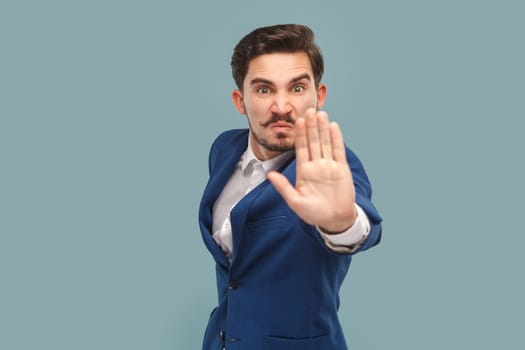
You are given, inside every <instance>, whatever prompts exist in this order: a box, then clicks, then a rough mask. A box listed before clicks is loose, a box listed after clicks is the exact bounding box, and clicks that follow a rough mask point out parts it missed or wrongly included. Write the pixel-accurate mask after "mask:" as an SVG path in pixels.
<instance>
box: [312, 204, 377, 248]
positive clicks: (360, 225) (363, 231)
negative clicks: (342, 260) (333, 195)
mask: <svg viewBox="0 0 525 350" xmlns="http://www.w3.org/2000/svg"><path fill="white" fill-rule="evenodd" d="M355 208H356V210H357V217H356V220H355V222H354V224H353V225H352V227H350V228H349V229H347V230H346V231H344V232H341V233H337V234H327V233H325V232H323V231H322V230H321V228H320V227H319V226H316V227H317V231H318V232H319V233H320V234H321V236H322V237H323V239H324V241H325V244H326V245H327V246H328V247H329V248H330V249H332V250H333V251H335V252H338V253H353V252H355V251H357V250H358V249H359V247H360V246H361V244H362V243H363V242H364V241H365V240H366V238H367V237H368V234H369V233H370V221H368V217H367V216H366V213H365V212H364V210H363V209H361V207H360V206H359V205H357V204H355Z"/></svg>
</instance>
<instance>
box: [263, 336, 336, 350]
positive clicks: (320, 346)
mask: <svg viewBox="0 0 525 350" xmlns="http://www.w3.org/2000/svg"><path fill="white" fill-rule="evenodd" d="M264 349H265V350H330V349H332V346H331V344H330V336H329V335H321V336H317V337H312V338H285V337H275V336H266V337H264Z"/></svg>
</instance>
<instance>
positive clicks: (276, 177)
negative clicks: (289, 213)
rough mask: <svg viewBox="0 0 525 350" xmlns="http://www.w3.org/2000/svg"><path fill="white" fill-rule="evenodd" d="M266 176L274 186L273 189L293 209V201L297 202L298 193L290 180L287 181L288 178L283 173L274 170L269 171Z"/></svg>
mask: <svg viewBox="0 0 525 350" xmlns="http://www.w3.org/2000/svg"><path fill="white" fill-rule="evenodd" d="M266 176H267V177H268V180H269V181H270V182H271V183H272V184H273V186H274V187H275V190H276V191H277V192H279V194H280V195H281V196H282V197H283V199H284V201H285V202H286V203H287V204H288V206H289V207H290V208H292V209H293V208H294V203H296V202H297V198H298V196H299V195H298V193H297V190H296V189H295V188H294V187H293V186H292V184H291V183H290V181H288V179H287V178H286V177H285V176H284V175H283V174H281V173H278V172H276V171H270V172H269V173H268V175H266Z"/></svg>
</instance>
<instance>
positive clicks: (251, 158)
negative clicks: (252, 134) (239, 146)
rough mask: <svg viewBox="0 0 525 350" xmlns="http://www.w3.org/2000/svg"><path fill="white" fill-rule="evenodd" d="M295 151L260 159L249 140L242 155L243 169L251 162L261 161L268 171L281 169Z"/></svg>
mask: <svg viewBox="0 0 525 350" xmlns="http://www.w3.org/2000/svg"><path fill="white" fill-rule="evenodd" d="M293 153H294V151H286V152H284V153H282V154H279V155H278V156H277V157H273V158H272V159H268V160H264V161H260V160H259V159H257V157H256V156H255V154H254V153H253V150H252V146H251V145H250V143H249V142H248V148H247V149H246V152H244V154H243V155H242V159H241V170H242V171H243V172H244V171H245V170H246V168H248V165H250V164H251V163H253V164H255V163H260V164H261V165H262V167H263V169H264V172H265V173H268V172H270V171H272V170H277V169H279V168H280V167H281V165H283V164H284V163H285V162H286V161H287V160H288V159H289V158H290V157H291V156H292V155H293Z"/></svg>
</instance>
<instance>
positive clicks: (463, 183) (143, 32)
mask: <svg viewBox="0 0 525 350" xmlns="http://www.w3.org/2000/svg"><path fill="white" fill-rule="evenodd" d="M179 3H180V2H178V1H118V0H106V1H2V3H1V4H0V349H5V350H15V349H54V350H63V349H64V350H66V349H67V350H71V349H75V350H76V349H78V350H84V349H90V350H91V349H97V350H100V349H112V350H113V349H127V350H132V349H148V350H149V349H156V350H157V349H158V350H164V349H166V350H167V349H177V350H179V349H198V348H199V346H200V343H201V337H202V334H203V330H204V327H205V324H206V321H207V318H208V315H209V311H210V310H211V308H212V307H213V306H214V303H215V302H216V296H215V282H214V272H213V271H214V270H213V263H212V259H211V257H210V256H209V255H208V253H207V252H206V251H205V249H204V246H203V245H202V242H201V238H200V233H199V231H198V226H197V207H198V202H199V199H200V195H201V193H202V189H203V187H204V185H205V182H206V179H207V154H208V149H209V146H210V144H211V142H212V140H213V138H214V137H215V136H216V135H217V134H218V133H219V132H220V131H222V130H224V129H228V128H237V127H244V126H245V125H246V122H245V120H244V119H243V117H242V116H239V115H238V114H237V113H236V112H235V110H234V108H233V106H232V104H231V102H230V92H231V90H232V89H233V87H234V86H233V81H232V79H231V77H230V70H229V59H230V55H231V51H232V49H233V46H234V45H235V44H236V42H237V41H238V40H239V39H240V38H241V37H242V36H243V35H244V34H246V33H247V32H248V31H250V30H252V29H253V28H255V27H258V26H260V25H267V24H273V23H281V22H299V23H305V24H308V25H310V26H311V27H312V28H313V29H314V31H315V32H316V35H317V39H318V43H319V44H320V46H321V48H322V49H323V52H324V54H325V57H326V72H327V73H326V76H325V80H324V81H325V83H326V84H327V85H328V89H329V92H328V100H327V105H326V110H327V111H328V112H329V115H330V116H331V118H332V119H334V120H336V121H338V122H339V123H340V124H341V126H342V128H343V132H344V134H345V137H346V140H347V143H348V144H349V145H350V146H351V147H352V148H353V149H354V150H355V151H356V152H357V153H358V154H359V155H360V157H361V158H362V160H363V161H364V163H365V166H366V168H367V170H368V172H369V175H370V178H371V180H372V181H373V184H374V190H375V193H374V195H375V197H374V198H375V202H376V204H377V207H378V208H379V209H380V211H381V213H382V215H383V216H384V219H385V222H384V238H383V241H382V243H381V245H380V246H379V247H377V248H376V249H373V250H371V251H369V252H367V253H365V254H361V255H358V256H356V258H355V259H354V262H353V265H352V268H351V272H350V275H349V278H347V280H346V281H345V284H344V288H343V290H342V305H341V310H340V314H341V319H342V322H343V326H344V329H345V331H346V334H347V336H348V340H349V344H350V346H351V348H352V349H361V350H365V349H409V350H412V349H414V350H415V349H427V350H433V349H522V348H524V346H525V341H524V340H523V330H524V329H523V325H524V324H525V320H524V316H523V315H524V311H525V308H524V302H523V295H525V287H524V281H523V267H524V258H523V250H524V244H525V238H524V233H525V232H524V229H523V223H522V222H521V221H520V218H522V217H523V212H524V205H523V198H524V195H525V193H524V186H523V178H524V177H525V174H524V167H523V149H525V147H524V146H525V145H524V141H523V123H522V120H523V118H524V117H525V108H524V102H523V101H524V97H525V85H524V81H525V70H524V67H523V66H524V63H523V62H525V49H524V44H523V34H524V33H525V26H524V24H523V23H524V21H523V14H524V6H523V5H522V4H523V2H521V1H510V0H507V1H474V0H454V1H451V0H445V1H415V0H412V1H409V0H401V1H386V0H377V1H345V2H343V1H340V2H330V1H326V2H321V1H287V2H285V1H282V0H281V1H263V2H249V1H222V2H221V1H215V2H212V1H209V2H201V1H193V2H188V3H185V4H184V5H181V4H179Z"/></svg>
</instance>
